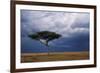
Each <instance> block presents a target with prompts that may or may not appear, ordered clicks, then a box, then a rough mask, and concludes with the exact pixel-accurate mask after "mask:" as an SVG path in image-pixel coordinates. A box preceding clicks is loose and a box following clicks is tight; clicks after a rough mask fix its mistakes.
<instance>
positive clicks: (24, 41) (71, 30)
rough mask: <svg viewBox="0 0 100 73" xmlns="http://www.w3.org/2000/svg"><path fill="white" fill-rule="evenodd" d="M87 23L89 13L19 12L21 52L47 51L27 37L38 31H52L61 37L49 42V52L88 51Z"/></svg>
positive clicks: (43, 46)
mask: <svg viewBox="0 0 100 73" xmlns="http://www.w3.org/2000/svg"><path fill="white" fill-rule="evenodd" d="M89 22H90V14H89V13H82V12H81V13H79V12H64V11H63V12H61V11H35V10H21V51H22V52H47V51H48V50H47V48H48V47H46V46H45V45H43V44H41V43H40V42H39V41H36V40H32V39H31V38H29V37H28V35H29V34H33V33H36V32H39V31H52V32H56V33H58V34H60V35H62V37H61V38H59V39H56V40H53V41H51V42H49V45H50V46H51V48H49V49H51V51H55V52H61V51H88V50H89Z"/></svg>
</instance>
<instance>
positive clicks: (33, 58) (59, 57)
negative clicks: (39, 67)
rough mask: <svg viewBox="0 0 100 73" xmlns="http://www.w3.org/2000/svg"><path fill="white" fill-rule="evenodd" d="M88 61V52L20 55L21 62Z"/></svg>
mask: <svg viewBox="0 0 100 73" xmlns="http://www.w3.org/2000/svg"><path fill="white" fill-rule="evenodd" d="M85 59H89V52H87V51H84V52H53V53H49V54H48V53H22V54H21V62H22V63H25V62H46V61H64V60H85Z"/></svg>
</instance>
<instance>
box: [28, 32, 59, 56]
mask: <svg viewBox="0 0 100 73" xmlns="http://www.w3.org/2000/svg"><path fill="white" fill-rule="evenodd" d="M29 37H30V38H31V39H34V40H38V41H40V42H41V43H43V44H44V45H45V46H48V47H49V45H48V43H49V42H50V41H52V40H55V39H58V38H60V37H61V35H60V34H57V33H55V32H50V31H41V32H37V33H35V34H30V35H29ZM48 54H49V49H48Z"/></svg>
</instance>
